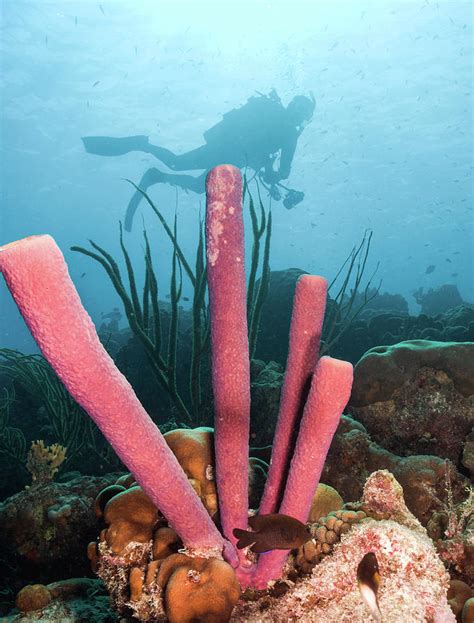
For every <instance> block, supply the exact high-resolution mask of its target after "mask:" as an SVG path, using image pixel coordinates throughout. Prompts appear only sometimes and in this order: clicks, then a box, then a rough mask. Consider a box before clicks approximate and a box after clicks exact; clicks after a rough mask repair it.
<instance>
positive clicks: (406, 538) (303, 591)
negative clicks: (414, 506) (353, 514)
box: [231, 471, 455, 623]
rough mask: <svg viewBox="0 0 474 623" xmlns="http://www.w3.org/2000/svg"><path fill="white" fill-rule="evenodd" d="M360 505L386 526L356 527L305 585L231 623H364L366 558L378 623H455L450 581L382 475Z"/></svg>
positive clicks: (249, 604) (261, 600)
mask: <svg viewBox="0 0 474 623" xmlns="http://www.w3.org/2000/svg"><path fill="white" fill-rule="evenodd" d="M361 505H362V506H363V507H364V508H366V509H367V510H368V512H369V513H372V514H374V515H378V516H381V515H383V516H384V517H385V518H384V519H372V518H366V519H363V520H362V522H361V523H359V524H357V525H354V526H353V527H352V528H351V529H350V530H348V531H347V532H346V533H345V534H343V535H342V538H341V542H340V543H339V544H337V545H336V546H335V547H334V551H333V553H332V555H331V556H327V557H325V558H324V560H322V562H321V563H320V564H318V565H316V566H315V567H314V569H313V571H312V574H311V576H310V577H309V578H306V579H298V578H297V577H295V576H294V575H291V574H290V575H289V576H288V579H287V580H286V587H285V588H283V589H282V591H283V593H284V594H281V592H279V594H278V596H275V595H272V594H271V593H268V594H266V595H263V596H257V599H256V600H255V601H251V600H249V601H245V602H243V601H241V602H240V603H239V605H238V606H237V608H236V609H235V611H234V615H233V617H232V619H231V621H235V622H237V621H249V622H250V621H259V622H262V623H263V622H265V621H269V622H270V621H273V622H276V623H278V622H283V621H290V622H296V621H304V623H311V622H318V623H332V622H334V621H345V620H348V621H349V620H350V621H354V622H355V623H359V622H360V623H363V622H365V621H367V620H368V617H369V612H368V610H367V607H366V606H365V604H364V603H363V601H362V599H361V597H360V593H359V590H358V587H357V581H356V570H357V566H358V563H359V562H360V560H361V559H362V557H363V556H364V555H365V553H367V552H374V553H375V554H376V556H377V560H378V564H379V568H380V575H381V584H380V589H379V593H378V600H379V607H380V610H381V612H382V616H383V618H384V620H386V621H390V623H402V622H404V621H410V622H411V621H413V622H414V623H426V622H434V621H436V620H444V621H446V622H453V623H454V621H455V617H454V614H453V613H452V612H451V610H450V609H449V606H448V602H447V590H448V587H449V576H448V574H447V572H446V570H445V569H444V567H443V564H442V563H441V561H440V560H439V558H438V557H437V555H436V551H435V549H434V546H433V543H432V541H431V540H430V539H429V538H428V536H427V535H426V531H425V530H424V529H423V528H422V526H421V524H420V523H419V522H418V521H417V520H416V518H415V517H414V516H413V515H411V513H410V512H409V511H408V509H407V507H406V505H405V503H404V501H403V495H402V489H401V487H400V486H399V485H398V483H397V482H396V481H395V479H394V478H393V476H391V475H390V474H389V473H388V472H386V471H385V472H384V471H379V472H376V473H374V474H373V475H372V476H371V477H370V478H369V479H368V481H367V483H366V485H365V488H364V494H363V498H362V500H361ZM392 516H393V517H397V521H394V519H393V518H392ZM399 522H402V523H399ZM287 570H288V568H287ZM290 577H291V579H290ZM285 590H286V592H285Z"/></svg>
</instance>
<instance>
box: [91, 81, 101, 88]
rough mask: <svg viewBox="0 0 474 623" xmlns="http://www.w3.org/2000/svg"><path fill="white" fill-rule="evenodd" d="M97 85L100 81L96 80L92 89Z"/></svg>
mask: <svg viewBox="0 0 474 623" xmlns="http://www.w3.org/2000/svg"><path fill="white" fill-rule="evenodd" d="M98 84H100V80H96V81H95V82H94V84H93V85H92V88H94V87H96V86H97V85H98Z"/></svg>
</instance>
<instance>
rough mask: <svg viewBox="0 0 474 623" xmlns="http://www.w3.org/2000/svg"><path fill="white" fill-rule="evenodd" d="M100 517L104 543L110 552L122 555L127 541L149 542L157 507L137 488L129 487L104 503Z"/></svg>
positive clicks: (156, 517)
mask: <svg viewBox="0 0 474 623" xmlns="http://www.w3.org/2000/svg"><path fill="white" fill-rule="evenodd" d="M104 520H105V523H106V524H107V526H108V528H107V530H106V531H105V534H104V535H102V536H105V541H106V542H107V545H108V546H109V548H110V549H111V551H112V552H113V553H114V554H123V553H124V550H125V548H126V546H127V545H128V544H129V543H132V542H133V543H148V542H149V541H151V539H152V536H153V529H154V527H155V524H156V522H157V520H158V510H157V508H156V506H155V505H154V504H153V502H152V501H151V500H150V498H149V497H148V496H147V495H146V494H145V493H144V492H143V491H142V490H141V488H140V487H131V488H130V489H127V490H126V491H122V492H121V493H119V494H118V495H115V496H114V497H113V498H112V499H111V500H109V502H107V505H106V507H105V510H104Z"/></svg>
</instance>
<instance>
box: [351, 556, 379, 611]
mask: <svg viewBox="0 0 474 623" xmlns="http://www.w3.org/2000/svg"><path fill="white" fill-rule="evenodd" d="M379 584H380V573H379V565H378V562H377V556H376V555H375V554H374V552H369V553H368V554H366V555H365V556H364V557H363V558H362V560H361V561H360V563H359V566H358V567H357V585H358V587H359V591H360V595H361V597H362V600H363V602H364V603H365V605H366V606H367V607H368V609H369V610H370V614H371V615H372V618H373V619H374V621H376V623H381V621H382V614H381V612H380V609H379V604H378V602H377V592H378V590H379Z"/></svg>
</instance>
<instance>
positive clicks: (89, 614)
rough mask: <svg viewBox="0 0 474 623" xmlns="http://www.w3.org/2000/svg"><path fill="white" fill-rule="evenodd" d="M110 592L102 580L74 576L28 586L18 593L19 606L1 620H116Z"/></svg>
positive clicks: (52, 622)
mask: <svg viewBox="0 0 474 623" xmlns="http://www.w3.org/2000/svg"><path fill="white" fill-rule="evenodd" d="M108 601H109V598H108V595H107V594H106V593H105V592H104V587H103V586H102V584H101V582H100V581H99V580H95V579H91V578H71V579H68V580H62V581H60V582H52V583H51V584H46V585H43V584H34V585H27V586H25V587H24V588H23V589H22V590H21V591H20V592H19V593H18V595H17V608H18V610H19V612H16V613H15V612H14V613H12V614H11V615H9V616H6V617H2V619H1V621H2V623H34V622H36V621H41V622H42V623H83V622H84V621H93V622H94V623H116V621H117V616H116V614H115V613H113V612H112V611H111V610H110V608H109V605H108Z"/></svg>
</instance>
